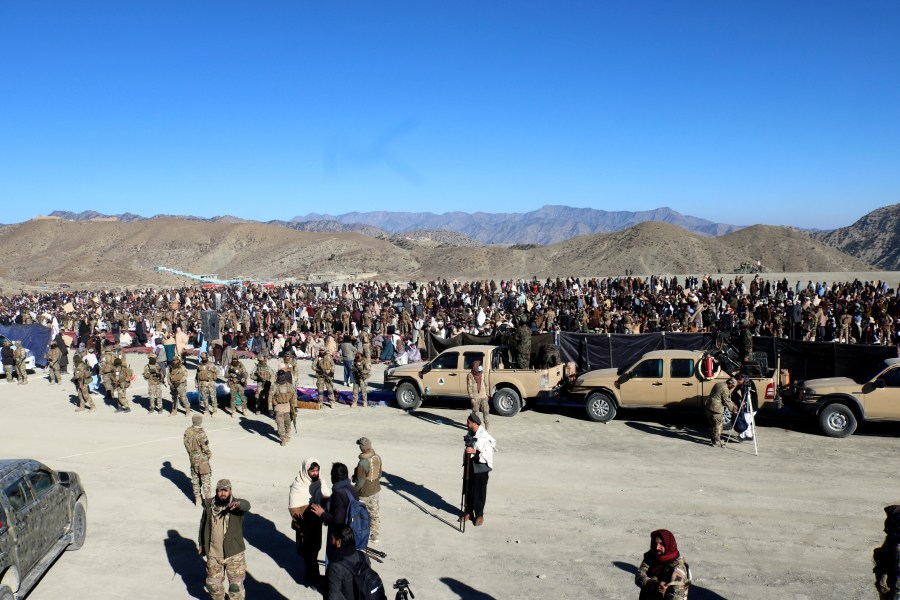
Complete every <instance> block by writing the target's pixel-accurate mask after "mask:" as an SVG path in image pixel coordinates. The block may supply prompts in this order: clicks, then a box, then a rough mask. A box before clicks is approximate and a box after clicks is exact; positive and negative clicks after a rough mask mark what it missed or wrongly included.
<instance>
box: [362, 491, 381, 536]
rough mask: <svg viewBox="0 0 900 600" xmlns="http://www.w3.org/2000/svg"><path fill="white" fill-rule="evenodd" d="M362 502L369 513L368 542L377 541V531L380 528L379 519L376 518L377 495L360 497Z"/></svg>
mask: <svg viewBox="0 0 900 600" xmlns="http://www.w3.org/2000/svg"><path fill="white" fill-rule="evenodd" d="M359 501H360V502H362V503H363V504H364V505H365V507H366V508H367V509H368V511H369V541H373V540H377V539H378V531H379V529H380V526H381V518H380V517H379V516H378V494H372V495H371V496H360V497H359Z"/></svg>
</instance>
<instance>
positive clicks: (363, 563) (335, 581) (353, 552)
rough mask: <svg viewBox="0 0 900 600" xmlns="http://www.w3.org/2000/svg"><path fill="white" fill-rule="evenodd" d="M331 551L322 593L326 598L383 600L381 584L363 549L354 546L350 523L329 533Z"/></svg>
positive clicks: (384, 596)
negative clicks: (332, 548)
mask: <svg viewBox="0 0 900 600" xmlns="http://www.w3.org/2000/svg"><path fill="white" fill-rule="evenodd" d="M328 544H329V546H333V547H334V552H333V553H332V556H331V558H330V559H329V562H328V569H327V570H326V571H325V577H326V579H327V584H326V586H325V593H324V594H323V595H322V597H323V598H325V599H326V600H358V599H360V598H365V599H367V600H384V599H385V598H386V595H385V593H384V585H383V584H382V582H381V578H380V577H379V576H378V573H376V572H375V571H373V570H372V566H371V564H370V563H369V558H368V557H367V556H366V554H365V552H362V551H360V550H357V549H356V539H355V538H354V537H353V529H351V528H350V526H349V525H343V526H342V527H340V529H339V531H338V532H337V535H335V534H329V536H328Z"/></svg>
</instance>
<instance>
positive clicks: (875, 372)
mask: <svg viewBox="0 0 900 600" xmlns="http://www.w3.org/2000/svg"><path fill="white" fill-rule="evenodd" d="M887 368H888V364H887V362H886V361H881V362H880V363H878V364H877V365H876V366H875V368H873V369H870V370H869V371H868V372H867V374H866V375H865V376H862V377H858V378H857V379H856V383H866V382H868V381H872V380H873V379H875V376H876V375H878V374H879V373H881V372H882V371H884V370H885V369H887Z"/></svg>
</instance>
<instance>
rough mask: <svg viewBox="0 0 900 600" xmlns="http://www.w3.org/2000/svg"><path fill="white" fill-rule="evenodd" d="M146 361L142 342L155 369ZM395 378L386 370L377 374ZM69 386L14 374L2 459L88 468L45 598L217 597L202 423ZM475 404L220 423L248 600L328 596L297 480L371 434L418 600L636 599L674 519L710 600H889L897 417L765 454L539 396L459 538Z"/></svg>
mask: <svg viewBox="0 0 900 600" xmlns="http://www.w3.org/2000/svg"><path fill="white" fill-rule="evenodd" d="M144 360H145V359H144V358H143V357H142V356H140V357H137V356H134V355H131V359H130V363H131V365H132V368H133V369H134V371H135V372H136V373H140V372H141V371H142V369H143V366H144ZM245 364H246V365H247V366H248V367H249V366H250V365H249V363H245ZM273 364H274V363H273ZM307 367H308V363H304V369H306V370H307V371H308V368H307ZM381 373H382V371H381V369H380V368H379V367H377V366H376V368H375V369H374V373H373V377H372V381H373V382H375V383H378V382H380V381H381V376H382V375H381ZM191 379H193V377H191ZM311 383H312V380H311V379H310V380H308V382H301V384H303V385H310V384H311ZM190 388H191V389H192V388H193V384H191V385H190ZM72 391H73V390H72V386H71V384H68V383H67V384H64V385H61V386H50V385H49V384H48V382H47V381H46V379H42V378H41V372H40V371H38V372H37V373H35V374H34V375H33V376H32V377H31V381H30V383H29V385H27V386H15V385H9V386H8V387H7V384H6V383H5V382H0V406H2V410H3V417H2V419H3V421H2V422H3V428H2V432H3V433H2V436H0V455H2V456H3V457H33V458H37V459H39V460H41V461H43V462H45V463H46V464H48V465H49V466H51V467H53V468H55V469H62V470H73V471H75V472H77V473H78V474H79V475H80V476H81V478H82V480H83V482H84V485H85V487H86V489H87V493H88V496H89V505H88V522H89V523H88V539H87V542H86V544H85V546H84V548H83V549H82V550H81V551H78V552H71V553H65V554H64V555H63V556H62V557H61V558H60V560H58V561H57V562H56V564H55V565H54V566H53V568H52V569H51V570H50V572H49V573H48V574H47V575H46V576H45V577H44V579H43V580H42V581H41V582H40V584H39V585H38V586H37V588H36V589H35V590H34V592H33V593H32V594H31V595H30V598H31V599H32V600H42V599H50V598H53V599H55V598H61V597H67V596H69V595H71V594H72V592H73V590H80V595H81V596H82V597H85V598H90V599H92V600H102V599H106V598H141V599H156V598H160V599H172V598H205V597H207V596H206V594H205V593H204V592H203V589H202V586H203V579H204V574H203V573H204V565H203V562H202V560H201V559H200V558H199V556H198V555H197V553H196V547H195V540H196V537H197V529H198V524H199V518H200V512H199V510H198V509H197V508H195V507H194V505H193V501H192V499H191V491H190V483H189V479H188V474H187V473H188V462H187V457H186V455H185V451H184V448H183V446H182V433H183V431H184V429H185V428H186V427H187V426H188V425H189V423H188V419H186V418H185V417H184V416H181V415H179V416H177V417H169V416H160V415H156V414H152V415H151V414H148V413H147V412H146V410H145V409H144V407H146V405H147V402H146V400H145V398H144V396H145V394H146V385H145V383H144V382H143V380H142V379H140V377H139V378H138V381H136V382H135V384H134V386H133V387H132V389H131V392H132V395H133V396H134V399H135V400H136V401H137V402H138V403H139V404H140V405H142V406H138V405H135V406H134V410H133V411H132V412H131V413H130V414H115V413H114V409H113V407H112V406H108V405H103V404H102V402H101V403H100V404H99V408H98V410H97V412H95V413H91V414H89V413H77V414H76V413H75V412H73V409H74V406H73V404H72V402H73V401H74V396H72ZM97 398H98V397H97V396H95V402H96V401H97ZM465 415H466V412H465V411H464V410H463V407H462V406H459V405H454V404H452V403H444V404H442V405H438V406H435V405H433V404H428V403H426V404H425V405H424V406H423V407H422V410H421V411H419V412H418V413H416V414H414V415H409V414H406V413H404V412H402V411H400V410H398V409H396V408H394V407H375V408H369V409H362V408H359V409H350V408H348V407H346V406H338V407H337V408H335V409H334V410H327V409H326V410H324V411H321V412H317V411H301V413H300V416H299V428H300V434H299V436H297V437H295V438H294V439H293V440H292V441H291V443H290V444H289V445H288V446H287V447H281V446H279V445H278V443H277V442H276V441H273V439H272V432H273V428H272V422H271V420H270V419H268V417H255V416H250V417H249V418H247V419H231V418H229V417H228V416H227V415H225V414H224V413H222V412H220V413H219V416H217V417H216V418H215V419H212V420H210V419H209V418H208V417H207V418H206V419H205V423H204V425H205V428H206V431H207V432H208V434H209V439H210V443H211V447H212V451H213V460H212V466H213V481H215V480H216V479H218V478H221V477H227V478H229V479H231V481H232V482H233V483H234V493H235V494H236V495H237V496H239V497H243V498H247V499H248V500H249V501H250V502H251V504H252V510H251V513H252V514H251V516H248V518H247V520H246V526H245V538H246V541H247V565H248V578H247V597H248V598H250V599H253V600H255V599H280V598H291V599H294V598H317V597H319V596H318V594H317V593H315V592H314V591H313V590H312V589H309V588H307V587H304V585H303V578H302V566H301V564H300V561H299V560H298V556H297V555H296V554H295V550H294V545H293V533H292V531H291V529H290V525H289V519H288V516H287V498H288V487H289V485H290V483H291V481H292V480H293V478H294V476H295V475H296V473H297V470H298V468H299V466H300V464H301V461H302V460H303V459H304V458H306V457H309V456H315V457H317V458H318V459H320V461H321V462H323V463H326V464H327V463H331V462H333V461H343V462H345V463H347V464H348V465H350V466H351V468H352V467H353V466H354V465H355V464H356V460H357V452H358V450H357V448H356V446H355V445H354V441H355V440H356V439H357V438H358V437H360V436H363V435H365V436H367V437H369V438H371V439H372V441H373V443H374V445H375V448H376V450H377V451H378V452H379V453H380V454H381V456H382V457H383V461H384V471H385V476H384V479H383V484H384V488H383V490H382V493H381V518H382V534H381V540H382V541H381V543H380V544H378V547H379V548H380V549H381V550H383V551H385V552H387V554H388V558H387V560H386V561H385V563H384V564H381V565H378V564H376V565H375V568H376V570H377V571H378V572H379V573H380V574H381V577H382V579H383V580H384V581H385V583H386V584H387V585H388V587H389V588H390V586H391V585H392V583H393V582H394V581H395V580H396V579H398V578H400V577H404V578H406V579H408V580H409V581H410V583H411V586H412V590H413V592H414V593H415V595H416V598H418V599H421V600H428V599H435V598H448V599H449V598H465V599H484V600H486V599H489V598H496V599H507V598H573V599H578V598H637V596H638V589H637V588H636V587H635V586H634V583H633V573H634V572H635V570H636V568H637V565H638V564H639V563H640V558H641V555H642V553H643V552H644V551H646V550H647V548H648V546H649V532H650V531H651V530H653V529H656V528H667V529H670V530H672V532H673V533H674V534H675V536H676V538H677V540H678V545H679V548H680V550H681V551H682V553H683V555H684V556H685V557H686V558H687V560H688V562H689V563H690V566H691V569H692V571H693V573H694V577H695V587H694V588H693V590H692V592H691V598H692V600H698V599H700V600H702V599H707V600H709V599H717V598H727V599H730V600H740V599H754V600H758V599H760V598H772V599H780V600H783V599H813V598H815V599H817V600H821V599H828V598H836V599H837V598H840V599H842V600H844V599H846V598H867V597H873V596H874V594H873V588H872V585H871V580H872V573H871V555H872V552H871V550H872V548H873V547H874V546H876V545H877V544H879V543H880V541H881V538H882V534H881V527H882V518H883V516H884V513H883V512H882V507H883V506H885V505H887V504H891V503H896V502H898V500H900V499H898V492H897V475H896V472H895V471H894V470H893V467H891V466H890V465H891V463H890V462H888V457H890V456H893V454H894V453H895V452H896V450H897V440H896V437H897V434H898V433H900V427H897V426H894V425H880V426H864V427H863V428H862V430H861V431H860V432H859V433H857V434H856V435H854V436H852V437H851V438H848V439H845V440H834V439H829V438H826V437H823V436H821V435H819V434H818V433H817V432H816V429H815V427H814V426H813V425H812V424H811V423H809V422H807V421H804V420H802V419H801V420H777V421H770V422H769V423H768V424H766V425H764V426H762V427H760V431H759V435H758V439H759V444H760V453H759V456H758V457H756V456H753V454H752V450H753V447H752V444H747V443H744V444H741V445H737V446H729V447H727V448H726V449H724V450H719V449H714V448H711V447H709V446H708V445H707V443H706V432H705V429H704V428H703V426H702V417H700V416H696V417H694V416H687V417H685V416H680V417H678V418H673V417H672V416H671V415H666V414H661V413H654V412H650V413H646V412H642V413H629V412H625V414H622V415H620V416H619V417H618V418H617V419H616V420H615V421H613V422H612V423H610V424H608V425H600V424H596V423H593V422H589V421H587V420H586V419H585V418H584V417H583V416H582V414H581V411H577V410H571V409H568V410H565V411H562V410H556V409H546V408H541V409H538V410H526V411H524V412H522V413H520V414H519V415H518V416H516V417H514V418H511V419H504V418H500V417H494V418H493V427H492V433H493V434H494V435H495V437H496V438H497V440H498V444H499V450H498V452H497V455H496V459H495V470H494V472H493V473H491V478H490V484H489V487H488V501H487V507H486V511H485V514H486V519H485V524H484V526H482V527H478V528H476V527H472V526H471V525H470V526H469V527H468V528H467V530H466V533H465V534H461V533H460V532H459V531H458V530H457V525H456V516H457V514H458V513H457V509H458V506H459V501H460V486H461V467H460V465H461V457H462V449H463V443H462V435H463V422H464V420H465ZM323 557H324V553H323ZM389 592H390V594H389V597H393V591H392V590H390V589H389Z"/></svg>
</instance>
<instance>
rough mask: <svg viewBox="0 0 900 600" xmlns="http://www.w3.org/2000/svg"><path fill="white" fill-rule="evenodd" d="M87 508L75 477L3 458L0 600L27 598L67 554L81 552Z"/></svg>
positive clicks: (0, 469) (33, 463)
mask: <svg viewBox="0 0 900 600" xmlns="http://www.w3.org/2000/svg"><path fill="white" fill-rule="evenodd" d="M86 509H87V496H86V495H85V493H84V488H83V487H82V485H81V480H80V479H79V478H78V475H76V474H75V473H71V472H67V471H58V472H57V471H54V470H53V469H51V468H49V467H47V466H46V465H43V464H41V463H39V462H38V461H36V460H29V459H14V460H0V600H16V599H17V598H24V597H25V595H26V594H27V593H28V592H29V591H30V590H31V588H33V587H34V585H35V584H36V583H37V582H38V580H39V579H40V578H41V576H42V575H43V574H44V573H45V572H46V571H47V569H49V568H50V565H52V564H53V561H54V560H56V557H57V556H59V555H60V554H61V553H62V551H63V550H67V549H68V550H78V549H79V548H81V546H82V545H83V544H84V539H85V536H86V535H87V516H86V514H85V510H86Z"/></svg>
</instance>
